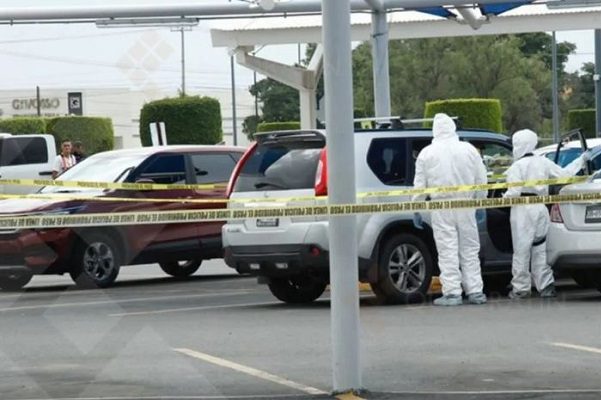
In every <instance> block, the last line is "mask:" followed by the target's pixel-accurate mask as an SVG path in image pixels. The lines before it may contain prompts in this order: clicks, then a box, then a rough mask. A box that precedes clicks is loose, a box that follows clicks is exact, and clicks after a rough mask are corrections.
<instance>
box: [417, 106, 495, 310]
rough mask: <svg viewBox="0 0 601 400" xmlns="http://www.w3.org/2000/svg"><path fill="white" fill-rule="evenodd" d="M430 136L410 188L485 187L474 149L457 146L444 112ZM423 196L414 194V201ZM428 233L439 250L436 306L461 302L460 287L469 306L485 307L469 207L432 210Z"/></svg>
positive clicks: (470, 194)
mask: <svg viewBox="0 0 601 400" xmlns="http://www.w3.org/2000/svg"><path fill="white" fill-rule="evenodd" d="M432 133H433V136H434V138H433V139H432V143H431V144H430V145H429V146H427V147H425V148H424V149H423V150H422V151H421V152H420V153H419V155H418V157H417V160H416V164H415V179H414V182H413V184H414V187H415V188H416V189H419V188H429V187H438V186H457V185H474V184H484V183H486V182H487V178H486V168H485V166H484V163H483V161H482V158H481V157H480V153H479V152H478V150H476V148H475V147H474V146H472V145H471V144H469V143H467V142H461V141H460V140H459V136H457V132H456V126H455V123H454V122H453V120H452V119H451V118H449V116H448V115H446V114H436V116H435V117H434V124H433V127H432ZM420 197H423V196H420V195H418V196H415V197H414V200H417V199H419V198H420ZM431 197H432V199H435V200H439V199H472V198H474V197H486V191H484V192H455V193H434V194H432V195H431ZM431 216H432V230H433V231H434V240H435V242H436V248H437V250H438V266H439V269H440V281H441V284H442V293H443V296H442V297H440V298H438V299H436V300H434V304H435V305H441V306H455V305H460V304H462V303H463V300H462V297H461V294H462V286H463V290H464V291H465V293H466V295H467V296H468V301H469V302H470V303H471V304H484V303H486V296H485V295H484V293H483V292H482V289H483V285H482V275H481V271H480V258H479V257H478V253H479V251H480V238H479V235H478V225H477V222H476V211H475V210H473V209H466V210H463V209H456V210H440V211H432V213H431Z"/></svg>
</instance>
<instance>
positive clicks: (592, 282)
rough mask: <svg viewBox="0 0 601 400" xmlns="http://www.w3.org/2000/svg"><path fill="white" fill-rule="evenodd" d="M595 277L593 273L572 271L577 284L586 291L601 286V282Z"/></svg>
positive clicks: (571, 274)
mask: <svg viewBox="0 0 601 400" xmlns="http://www.w3.org/2000/svg"><path fill="white" fill-rule="evenodd" d="M594 275H595V273H594V272H592V271H572V272H571V273H570V276H571V277H572V279H574V281H575V282H576V284H578V286H580V287H582V288H585V289H591V288H594V287H596V286H597V285H598V284H601V280H600V279H595V276H594Z"/></svg>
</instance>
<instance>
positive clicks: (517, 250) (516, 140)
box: [504, 129, 584, 293]
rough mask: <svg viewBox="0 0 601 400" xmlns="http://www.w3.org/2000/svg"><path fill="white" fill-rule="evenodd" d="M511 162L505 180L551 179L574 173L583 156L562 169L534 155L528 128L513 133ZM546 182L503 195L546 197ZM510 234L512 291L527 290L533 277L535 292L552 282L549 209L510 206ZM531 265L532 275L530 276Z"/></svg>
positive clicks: (533, 135) (535, 140)
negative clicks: (548, 251) (512, 160)
mask: <svg viewBox="0 0 601 400" xmlns="http://www.w3.org/2000/svg"><path fill="white" fill-rule="evenodd" d="M512 142H513V159H514V162H513V164H512V165H511V167H509V168H508V169H507V171H505V174H506V175H507V182H522V181H529V180H537V179H552V178H559V177H564V176H572V175H576V174H577V173H578V171H580V170H581V169H582V167H583V166H584V159H583V158H582V157H579V158H577V159H576V160H574V161H573V162H572V163H570V164H569V165H568V166H566V167H565V168H562V167H560V166H559V165H557V164H555V163H554V162H553V161H551V160H549V159H548V158H546V157H544V156H537V155H533V154H532V152H533V151H534V149H535V148H536V145H537V144H538V136H537V135H536V133H534V132H533V131H531V130H529V129H524V130H521V131H518V132H516V133H514V134H513V137H512ZM547 194H549V188H548V186H547V185H543V186H534V187H512V188H509V189H507V192H505V194H504V196H505V197H519V196H520V195H521V196H533V195H534V196H545V195H547ZM510 222H511V236H512V243H513V261H512V267H511V272H512V275H513V279H512V280H511V285H512V287H513V291H514V292H516V293H517V292H530V289H531V287H532V280H534V285H535V286H536V290H537V291H539V292H540V291H541V290H543V289H544V288H546V287H547V286H549V285H551V284H553V283H554V278H553V271H552V270H551V267H550V266H549V265H548V264H547V246H546V242H545V239H546V237H547V232H548V230H549V222H550V218H549V212H548V210H547V207H546V206H545V205H544V204H533V205H529V206H513V207H511V217H510ZM530 267H532V278H533V279H531V275H530Z"/></svg>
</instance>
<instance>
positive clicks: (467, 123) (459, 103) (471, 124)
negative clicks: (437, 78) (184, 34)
mask: <svg viewBox="0 0 601 400" xmlns="http://www.w3.org/2000/svg"><path fill="white" fill-rule="evenodd" d="M437 113H446V114H448V115H449V116H451V117H459V121H460V125H461V127H462V128H466V129H468V128H474V129H487V130H490V131H493V132H501V131H502V130H503V122H502V111H501V102H500V101H499V100H498V99H450V100H436V101H429V102H427V103H426V109H425V111H424V118H432V117H434V115H436V114H437ZM424 125H425V126H428V127H431V126H432V123H431V122H429V123H426V124H424Z"/></svg>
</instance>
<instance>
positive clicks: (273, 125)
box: [257, 121, 300, 132]
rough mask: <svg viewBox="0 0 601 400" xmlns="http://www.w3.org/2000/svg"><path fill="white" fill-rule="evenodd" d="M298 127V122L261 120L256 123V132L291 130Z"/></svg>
mask: <svg viewBox="0 0 601 400" xmlns="http://www.w3.org/2000/svg"><path fill="white" fill-rule="evenodd" d="M299 129H300V122H298V121H288V122H261V123H260V124H259V125H257V132H275V131H293V130H299Z"/></svg>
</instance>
